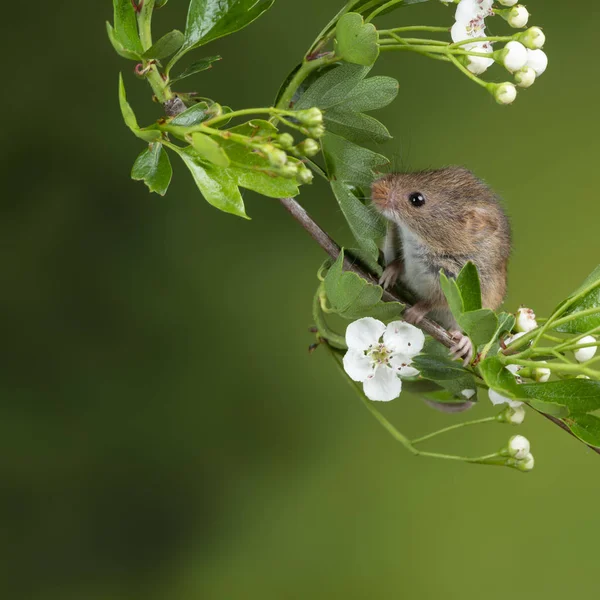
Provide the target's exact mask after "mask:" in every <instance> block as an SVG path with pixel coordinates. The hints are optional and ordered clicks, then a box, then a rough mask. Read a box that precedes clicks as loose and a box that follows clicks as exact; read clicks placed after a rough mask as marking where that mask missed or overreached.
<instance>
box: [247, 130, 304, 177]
mask: <svg viewBox="0 0 600 600" xmlns="http://www.w3.org/2000/svg"><path fill="white" fill-rule="evenodd" d="M283 135H287V134H283ZM280 137H281V136H280ZM256 149H257V150H258V151H259V152H260V153H261V154H262V155H264V156H265V157H266V158H267V159H268V161H269V163H270V165H271V169H270V171H271V172H273V173H275V174H276V175H279V176H280V177H285V178H286V179H296V181H298V183H301V184H309V183H312V180H313V174H312V171H311V170H310V169H309V168H308V167H307V166H306V165H305V164H304V163H303V162H302V161H299V160H297V159H295V158H292V157H291V156H288V154H287V152H286V151H285V150H282V149H281V148H277V147H276V146H275V145H274V144H271V143H269V144H261V145H260V146H258V147H257V148H256Z"/></svg>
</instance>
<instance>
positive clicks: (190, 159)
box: [173, 147, 248, 219]
mask: <svg viewBox="0 0 600 600" xmlns="http://www.w3.org/2000/svg"><path fill="white" fill-rule="evenodd" d="M173 150H175V151H176V152H177V154H179V156H180V157H181V158H182V160H183V162H184V163H185V165H186V166H187V168H188V169H189V170H190V173H191V174H192V177H193V178H194V181H195V182H196V185H197V186H198V189H199V190H200V192H202V195H203V196H204V198H205V199H206V201H207V202H208V203H209V204H212V205H213V206H214V207H216V208H218V209H219V210H222V211H223V212H226V213H229V214H232V215H236V216H238V217H243V218H244V219H248V215H246V210H245V208H244V200H243V199H242V195H241V194H240V190H239V188H238V185H237V181H236V179H235V177H234V176H233V175H232V174H231V173H230V170H229V169H221V168H219V167H215V166H212V165H208V164H204V163H202V162H201V161H200V159H199V157H198V156H196V155H195V153H194V151H193V150H192V149H191V148H177V147H173Z"/></svg>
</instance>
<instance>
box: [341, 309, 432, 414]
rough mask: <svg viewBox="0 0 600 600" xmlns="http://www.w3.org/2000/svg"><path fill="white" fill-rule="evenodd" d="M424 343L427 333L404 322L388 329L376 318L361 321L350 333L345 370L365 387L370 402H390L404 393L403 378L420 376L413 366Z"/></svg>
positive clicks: (365, 318) (351, 325)
mask: <svg viewBox="0 0 600 600" xmlns="http://www.w3.org/2000/svg"><path fill="white" fill-rule="evenodd" d="M424 343H425V335H424V334H423V332H422V331H421V330H420V329H417V328H416V327H414V326H413V325H410V324H409V323H406V322H404V321H394V322H393V323H390V324H389V325H388V326H387V327H386V326H385V325H384V324H383V323H382V322H381V321H378V320H377V319H373V318H372V317H364V318H362V319H358V321H354V323H350V325H348V327H347V329H346V344H347V346H348V352H346V354H345V356H344V370H345V371H346V373H347V374H348V376H349V377H350V379H352V380H354V381H360V382H361V383H362V384H363V391H364V393H365V396H366V397H367V398H369V400H380V401H382V402H389V401H390V400H393V399H394V398H397V397H398V396H399V395H400V392H401V391H402V381H401V380H400V377H416V376H417V375H418V374H419V371H417V369H415V368H414V367H411V366H410V365H411V363H412V359H413V357H415V356H416V355H417V354H419V352H421V350H422V349H423V345H424Z"/></svg>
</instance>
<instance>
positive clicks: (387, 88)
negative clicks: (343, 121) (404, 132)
mask: <svg viewBox="0 0 600 600" xmlns="http://www.w3.org/2000/svg"><path fill="white" fill-rule="evenodd" d="M398 90H399V86H398V82H397V81H396V80H395V79H394V78H393V77H385V76H377V77H369V78H368V79H362V80H361V81H359V82H358V83H357V84H356V85H355V86H354V87H353V89H352V90H351V91H350V92H349V93H348V94H346V96H345V97H344V98H342V101H341V102H340V104H341V105H342V106H343V107H344V108H345V109H347V110H349V111H352V112H370V111H372V110H378V109H380V108H383V107H385V106H387V105H388V104H391V103H392V102H393V101H394V100H395V99H396V96H397V95H398Z"/></svg>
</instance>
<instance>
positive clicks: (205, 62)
mask: <svg viewBox="0 0 600 600" xmlns="http://www.w3.org/2000/svg"><path fill="white" fill-rule="evenodd" d="M218 60H221V57H220V56H218V55H217V56H208V57H207V58H203V59H202V60H198V61H196V62H195V63H192V64H191V65H190V66H189V67H187V69H184V70H183V71H182V72H181V73H180V74H179V75H177V76H176V77H173V78H172V79H171V85H173V84H174V83H176V82H177V81H181V80H182V79H186V78H187V77H191V76H192V75H196V73H201V72H202V71H206V70H208V69H212V66H213V63H215V62H217V61H218Z"/></svg>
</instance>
